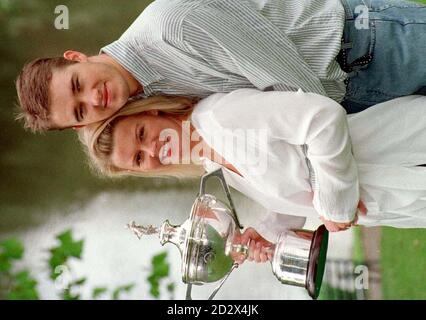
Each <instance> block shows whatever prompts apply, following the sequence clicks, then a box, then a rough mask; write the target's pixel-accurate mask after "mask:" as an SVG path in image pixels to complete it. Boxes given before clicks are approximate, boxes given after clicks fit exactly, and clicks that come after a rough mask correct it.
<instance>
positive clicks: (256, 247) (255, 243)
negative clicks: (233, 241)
mask: <svg viewBox="0 0 426 320" xmlns="http://www.w3.org/2000/svg"><path fill="white" fill-rule="evenodd" d="M237 242H238V243H240V244H242V245H246V246H248V247H249V252H248V256H247V257H246V256H240V257H239V259H237V262H238V263H239V264H241V263H243V262H244V260H245V259H248V260H249V261H255V262H266V261H268V260H271V259H272V256H273V253H274V244H273V243H271V242H269V241H268V240H266V239H265V238H263V237H262V236H261V235H260V234H259V233H258V232H257V231H256V230H255V229H253V228H247V229H246V230H245V231H244V232H243V233H242V234H241V235H239V236H238V239H237Z"/></svg>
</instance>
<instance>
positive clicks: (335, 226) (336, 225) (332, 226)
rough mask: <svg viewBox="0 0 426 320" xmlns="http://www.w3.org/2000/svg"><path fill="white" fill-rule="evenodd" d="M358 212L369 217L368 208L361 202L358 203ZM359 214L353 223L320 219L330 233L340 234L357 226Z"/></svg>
mask: <svg viewBox="0 0 426 320" xmlns="http://www.w3.org/2000/svg"><path fill="white" fill-rule="evenodd" d="M358 212H359V214H360V215H363V216H365V215H367V208H366V206H365V205H364V203H363V202H362V201H361V200H360V201H359V203H358ZM358 212H357V213H356V214H355V218H354V220H353V221H352V222H347V223H344V222H334V221H331V220H326V219H324V218H323V217H320V219H321V221H322V222H323V223H324V226H325V227H326V228H327V230H328V231H330V232H339V231H344V230H347V229H349V228H350V227H352V226H356V225H357V222H358Z"/></svg>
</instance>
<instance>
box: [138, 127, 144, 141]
mask: <svg viewBox="0 0 426 320" xmlns="http://www.w3.org/2000/svg"><path fill="white" fill-rule="evenodd" d="M144 133H145V128H144V127H142V128H141V129H140V130H139V140H140V141H142V139H143V136H144Z"/></svg>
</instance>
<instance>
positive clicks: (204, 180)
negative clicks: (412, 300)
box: [199, 168, 244, 229]
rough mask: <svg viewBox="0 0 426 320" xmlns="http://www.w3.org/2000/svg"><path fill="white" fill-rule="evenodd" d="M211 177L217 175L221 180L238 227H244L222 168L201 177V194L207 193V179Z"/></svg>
mask: <svg viewBox="0 0 426 320" xmlns="http://www.w3.org/2000/svg"><path fill="white" fill-rule="evenodd" d="M211 177H216V178H218V179H219V180H220V182H221V184H222V187H223V189H224V190H225V194H226V197H227V198H228V202H229V206H230V208H231V212H232V218H233V219H234V221H235V223H236V224H237V226H238V228H240V229H243V228H244V227H243V226H242V225H241V224H240V221H239V220H238V216H237V212H236V211H235V206H234V203H233V202H232V198H231V192H230V191H229V187H228V184H227V183H226V181H225V177H224V176H223V172H222V168H221V169H218V170H216V171H212V172H210V173H206V174H205V175H203V176H202V177H201V183H200V192H199V195H200V196H202V195H204V194H205V193H206V184H207V180H208V179H209V178H211Z"/></svg>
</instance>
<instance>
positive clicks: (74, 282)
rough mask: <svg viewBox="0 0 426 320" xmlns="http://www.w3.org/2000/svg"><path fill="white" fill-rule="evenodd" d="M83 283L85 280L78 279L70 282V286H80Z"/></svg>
mask: <svg viewBox="0 0 426 320" xmlns="http://www.w3.org/2000/svg"><path fill="white" fill-rule="evenodd" d="M85 283H86V278H80V279H77V280H75V281H73V282H71V285H72V286H81V285H83V284H85Z"/></svg>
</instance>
